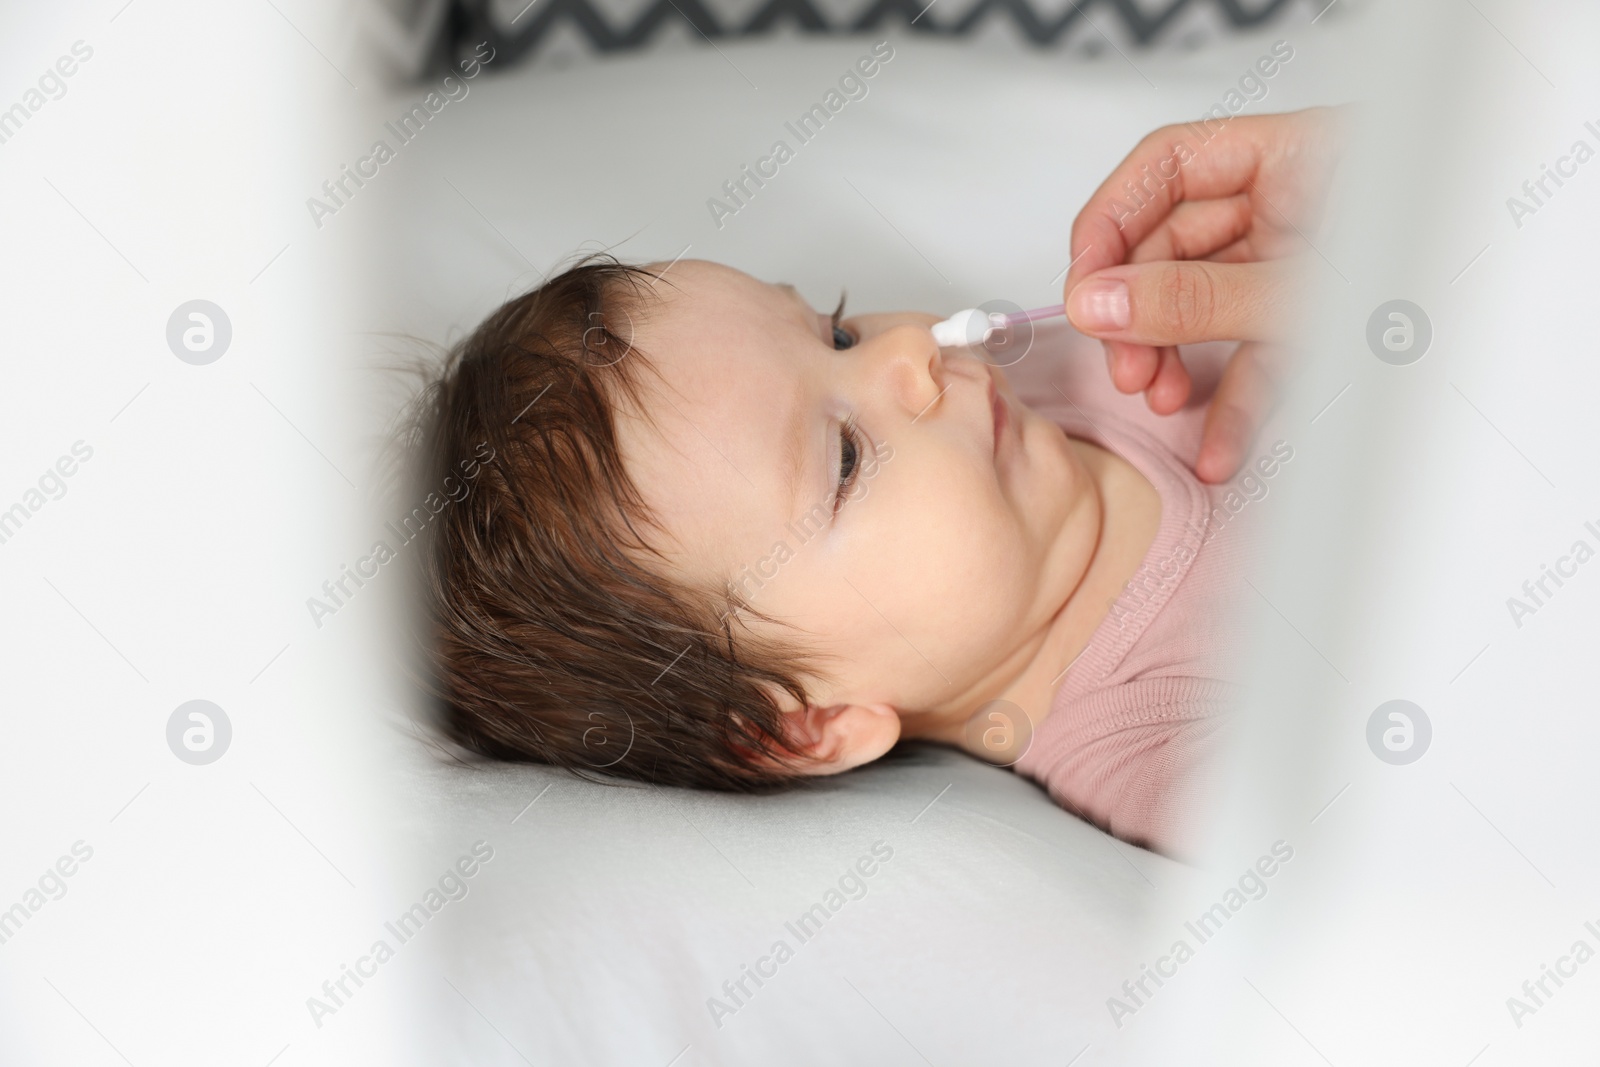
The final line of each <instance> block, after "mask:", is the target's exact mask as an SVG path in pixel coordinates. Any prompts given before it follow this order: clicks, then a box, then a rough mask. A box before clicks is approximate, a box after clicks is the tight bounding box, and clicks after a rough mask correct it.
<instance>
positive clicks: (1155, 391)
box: [1144, 345, 1190, 415]
mask: <svg viewBox="0 0 1600 1067" xmlns="http://www.w3.org/2000/svg"><path fill="white" fill-rule="evenodd" d="M1156 351H1158V352H1159V353H1160V354H1161V366H1160V367H1158V368H1157V369H1156V373H1155V378H1154V379H1153V380H1152V381H1151V382H1150V388H1148V389H1146V390H1145V391H1144V401H1145V403H1146V404H1148V405H1149V406H1150V410H1151V411H1153V412H1155V413H1156V414H1157V415H1171V414H1172V413H1173V412H1174V411H1177V410H1178V409H1179V408H1181V407H1183V405H1184V402H1185V401H1187V400H1188V399H1189V389H1190V379H1189V368H1188V367H1186V366H1184V365H1183V358H1182V357H1181V356H1179V355H1178V349H1177V347H1176V346H1173V345H1168V346H1166V347H1163V348H1159V349H1157V350H1156Z"/></svg>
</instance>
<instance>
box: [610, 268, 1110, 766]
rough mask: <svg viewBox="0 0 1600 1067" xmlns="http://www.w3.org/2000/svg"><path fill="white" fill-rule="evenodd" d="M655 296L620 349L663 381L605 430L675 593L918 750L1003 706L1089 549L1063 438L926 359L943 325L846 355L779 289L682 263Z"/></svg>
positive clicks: (968, 360) (990, 376) (1093, 536)
mask: <svg viewBox="0 0 1600 1067" xmlns="http://www.w3.org/2000/svg"><path fill="white" fill-rule="evenodd" d="M656 269H657V270H659V269H660V267H659V266H658V267H657V268H656ZM669 283H670V284H669ZM656 292H657V293H658V294H660V296H661V297H662V298H663V303H662V304H661V306H660V307H658V308H657V309H656V310H654V311H652V312H650V313H649V318H648V321H641V322H640V323H639V324H638V326H637V328H636V329H637V332H636V336H635V343H636V344H637V345H638V346H639V347H640V348H641V349H643V350H644V351H645V352H647V353H649V356H650V359H651V361H652V363H653V365H654V366H655V368H656V371H657V373H656V374H653V375H652V374H644V375H641V376H640V382H641V384H642V385H643V387H644V395H645V397H646V398H647V403H648V405H649V413H650V423H651V424H647V423H646V422H644V421H643V420H641V419H639V418H637V417H635V416H633V415H631V414H628V413H624V414H623V415H622V416H621V417H620V418H619V426H620V434H621V439H622V452H623V460H624V462H625V464H626V465H627V468H628V471H629V473H630V475H631V476H632V478H633V479H634V481H635V483H636V484H637V485H638V486H639V488H640V490H641V492H642V494H643V496H644V498H645V501H646V503H647V504H648V505H649V506H650V508H651V509H652V511H653V512H654V514H655V516H656V517H657V518H658V519H659V521H660V522H661V523H662V526H663V527H664V530H665V531H666V533H667V535H668V537H669V539H668V540H666V541H665V542H664V543H661V544H659V546H658V547H660V548H661V549H662V551H663V552H664V553H665V555H666V557H667V559H668V560H669V561H670V566H671V567H672V568H673V569H675V570H676V574H675V575H674V576H675V577H677V578H679V579H680V580H686V581H689V582H691V583H694V584H696V585H698V586H701V587H703V588H711V589H717V590H722V589H727V588H732V589H734V590H735V591H737V592H738V593H740V594H742V596H743V597H744V598H745V599H747V600H748V601H749V602H750V603H751V605H752V606H753V607H754V608H756V609H758V610H760V611H762V612H764V613H766V614H768V615H770V616H772V617H774V618H776V619H780V620H783V621H784V622H786V623H789V624H791V625H792V626H794V627H798V628H799V629H800V630H802V631H804V632H805V633H806V634H808V635H811V637H812V638H813V640H814V643H815V645H816V646H819V647H820V648H821V649H822V650H824V651H826V652H828V653H831V654H832V655H833V656H834V657H835V658H834V659H833V660H832V662H831V664H830V665H829V666H828V668H827V669H826V672H825V674H826V676H825V677H820V678H815V679H812V680H811V681H810V683H809V684H808V686H807V695H808V697H809V698H810V702H811V703H812V704H814V705H816V706H818V707H822V708H829V707H834V706H836V705H849V704H857V705H872V704H877V705H885V704H886V705H889V706H890V707H892V708H894V709H895V710H896V711H898V712H899V713H900V718H901V722H902V724H903V727H904V729H905V730H906V732H907V733H911V734H915V733H917V732H919V730H918V726H919V723H921V724H932V723H933V722H935V720H938V721H941V722H945V723H948V722H949V721H950V720H951V716H952V715H955V714H959V713H962V712H965V713H970V712H972V711H974V710H976V708H977V707H978V705H979V704H981V703H982V702H983V701H985V700H988V699H992V698H993V697H994V696H996V695H997V694H998V693H999V692H1000V691H1001V690H1002V689H1003V688H1004V686H1005V684H1006V683H1007V682H1008V681H1010V680H1011V678H1012V677H1013V676H1014V675H1015V674H1016V672H1017V670H1018V669H1020V666H1021V662H1022V660H1024V659H1025V658H1026V656H1027V648H1028V645H1029V643H1030V642H1035V643H1036V642H1037V641H1038V640H1040V639H1041V634H1042V631H1043V630H1044V628H1045V627H1046V626H1047V625H1048V623H1049V622H1050V620H1051V619H1052V618H1053V617H1054V616H1055V614H1056V613H1057V612H1058V611H1059V610H1060V609H1061V608H1062V606H1063V604H1064V603H1065V602H1066V601H1067V599H1068V597H1069V596H1070V595H1071V593H1072V591H1073V589H1074V588H1075V587H1076V585H1077V583H1078V581H1079V580H1080V579H1081V577H1082V576H1083V573H1084V570H1085V568H1086V567H1087V565H1088V563H1089V561H1090V559H1091V558H1092V556H1093V554H1094V550H1095V545H1096V541H1097V538H1098V536H1099V529H1100V501H1099V496H1098V493H1097V491H1096V490H1095V488H1094V483H1093V479H1092V478H1090V477H1089V475H1088V472H1087V471H1086V469H1085V468H1084V467H1083V465H1082V463H1081V462H1080V460H1079V459H1078V456H1077V452H1076V450H1075V449H1074V448H1073V447H1072V445H1071V444H1070V443H1069V441H1068V439H1067V437H1066V436H1065V434H1063V433H1062V431H1061V430H1060V428H1058V427H1057V426H1055V425H1054V424H1053V423H1050V422H1049V421H1047V420H1046V419H1044V418H1043V417H1041V416H1039V415H1036V414H1034V413H1033V412H1031V411H1029V410H1027V409H1026V408H1024V407H1023V406H1022V405H1021V404H1020V403H1019V402H1018V401H1017V399H1016V396H1015V394H1014V393H1013V392H1012V390H1011V388H1010V387H1009V385H1008V384H1007V383H1006V380H1005V378H1004V377H1003V376H1002V375H1001V374H1000V373H999V372H998V371H997V370H996V369H995V368H993V367H991V366H989V365H987V364H985V363H983V362H982V361H980V360H978V359H977V358H975V357H973V356H972V355H971V354H970V353H969V352H966V351H964V350H962V351H957V350H945V351H944V352H941V351H940V349H939V348H938V346H937V345H936V344H935V343H934V340H933V335H932V334H931V333H930V332H929V329H928V327H929V326H930V325H931V324H932V323H934V322H936V321H938V319H937V317H936V316H932V315H924V314H918V313H914V312H906V313H895V314H881V315H859V316H852V317H848V318H846V319H844V320H843V327H844V329H845V330H846V331H847V332H848V333H849V334H850V335H852V336H853V337H854V338H855V343H854V344H853V345H850V346H849V347H847V348H842V349H841V348H836V347H835V343H834V331H833V327H832V323H831V322H830V319H829V316H828V315H826V314H822V313H819V312H817V311H816V310H815V309H813V308H812V307H810V306H809V305H808V304H807V303H806V302H805V301H804V300H803V299H802V298H801V297H800V295H799V294H798V293H797V292H795V291H794V290H793V289H792V288H789V287H787V286H783V285H772V284H768V283H764V282H761V281H758V280H756V279H754V278H752V277H750V276H748V275H746V274H743V273H741V272H739V271H736V270H733V269H731V268H728V267H724V266H721V265H718V264H714V263H709V262H704V261H695V260H685V261H681V262H679V263H678V264H677V265H675V266H674V267H672V269H671V271H670V272H669V273H668V274H667V275H666V278H665V280H663V281H662V282H659V283H658V284H657V285H656ZM997 415H998V434H997V433H996V423H997ZM736 618H737V620H738V624H743V625H749V626H753V627H762V628H763V631H762V632H769V631H767V630H766V629H765V628H764V624H762V623H761V622H760V621H759V620H752V619H751V618H749V616H748V614H743V615H740V616H737V617H736ZM776 634H781V631H776V632H775V635H776ZM923 732H926V731H923Z"/></svg>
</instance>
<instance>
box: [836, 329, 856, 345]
mask: <svg viewBox="0 0 1600 1067" xmlns="http://www.w3.org/2000/svg"><path fill="white" fill-rule="evenodd" d="M855 343H856V339H855V338H854V337H852V336H851V335H850V331H849V330H847V329H845V328H844V327H843V326H840V325H839V324H838V323H834V324H833V347H834V348H835V349H841V348H854V347H855Z"/></svg>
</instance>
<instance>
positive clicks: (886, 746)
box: [783, 704, 900, 774]
mask: <svg viewBox="0 0 1600 1067" xmlns="http://www.w3.org/2000/svg"><path fill="white" fill-rule="evenodd" d="M783 724H784V730H785V731H786V733H787V734H788V737H789V740H790V741H791V742H792V743H793V744H794V746H795V747H796V748H798V749H800V751H802V752H804V753H805V754H806V755H808V756H809V757H810V762H808V763H804V764H800V765H799V769H800V770H801V771H802V772H803V773H806V774H838V773H840V772H841V771H848V770H850V769H851V768H853V767H859V766H861V765H862V764H864V763H871V762H872V761H873V760H875V759H877V758H878V757H879V756H882V755H883V754H884V753H885V752H888V751H889V750H890V749H891V748H893V747H894V745H895V742H896V741H898V740H900V715H899V713H898V712H896V711H895V710H894V708H892V707H890V706H889V705H888V704H835V705H833V706H832V707H826V708H824V707H818V706H816V705H814V704H808V705H806V706H805V707H804V708H800V709H798V710H790V711H786V712H784V715H783Z"/></svg>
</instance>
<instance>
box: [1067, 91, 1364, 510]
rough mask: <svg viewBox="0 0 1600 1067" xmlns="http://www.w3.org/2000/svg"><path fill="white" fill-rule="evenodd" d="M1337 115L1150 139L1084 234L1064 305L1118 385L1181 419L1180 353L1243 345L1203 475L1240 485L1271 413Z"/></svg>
mask: <svg viewBox="0 0 1600 1067" xmlns="http://www.w3.org/2000/svg"><path fill="white" fill-rule="evenodd" d="M1338 118H1339V116H1338V115H1337V114H1336V113H1335V112H1333V111H1331V110H1330V109H1327V108H1315V109H1312V110H1308V111H1297V112H1291V113H1288V114H1282V115H1260V116H1250V117H1241V118H1233V119H1228V120H1227V121H1226V122H1222V121H1220V120H1217V119H1211V120H1209V123H1208V122H1196V123H1191V124H1187V125H1180V126H1167V127H1163V128H1162V129H1159V130H1157V131H1156V132H1154V133H1152V134H1150V136H1148V137H1146V138H1145V139H1144V140H1143V141H1141V142H1139V145H1138V147H1137V148H1135V149H1134V150H1133V151H1132V152H1131V153H1129V154H1128V157H1127V158H1126V159H1125V160H1123V161H1122V163H1121V165H1120V166H1118V167H1117V169H1116V170H1115V171H1114V172H1112V174H1111V176H1110V177H1109V178H1107V179H1106V180H1105V182H1104V183H1103V184H1102V185H1101V186H1100V188H1098V189H1096V190H1095V192H1094V195H1093V196H1092V197H1090V198H1089V202H1088V204H1087V205H1085V206H1084V208H1083V210H1082V211H1081V212H1079V214H1078V217H1077V219H1076V221H1074V223H1073V225H1072V264H1073V265H1072V268H1071V270H1069V271H1068V273H1067V280H1066V283H1065V286H1064V288H1063V294H1062V295H1063V299H1064V301H1065V303H1066V305H1067V317H1068V318H1069V319H1070V320H1071V322H1072V324H1073V326H1075V327H1076V328H1077V329H1078V330H1079V331H1081V332H1082V333H1086V334H1089V335H1091V336H1093V337H1098V338H1100V339H1101V340H1103V341H1104V342H1105V346H1106V355H1107V360H1108V366H1109V369H1110V371H1111V378H1112V381H1113V382H1114V383H1115V384H1116V386H1117V388H1118V389H1120V390H1121V391H1122V392H1124V393H1137V392H1143V393H1144V394H1145V401H1146V403H1148V404H1149V405H1150V409H1151V410H1152V411H1155V412H1156V413H1157V414H1162V415H1165V414H1170V413H1171V412H1174V411H1176V410H1178V409H1179V408H1180V407H1182V406H1183V404H1184V403H1185V401H1187V400H1188V398H1189V391H1190V379H1189V372H1188V369H1187V368H1185V367H1184V365H1183V360H1182V359H1181V358H1180V356H1179V354H1178V349H1177V347H1176V346H1178V345H1180V344H1192V343H1198V342H1201V341H1242V342H1245V343H1244V344H1241V345H1240V346H1239V348H1238V350H1237V351H1235V352H1234V354H1233V355H1232V356H1231V357H1230V358H1229V360H1228V366H1227V368H1226V369H1225V370H1224V371H1223V375H1222V381H1221V382H1220V383H1219V384H1218V386H1217V391H1216V393H1215V395H1214V396H1213V397H1212V401H1211V407H1210V410H1209V411H1208V412H1207V413H1206V422H1205V430H1204V432H1203V435H1202V440H1201V445H1200V456H1199V459H1198V460H1197V461H1196V463H1195V471H1196V473H1197V474H1198V475H1199V477H1200V478H1201V480H1203V481H1208V482H1220V481H1223V480H1225V479H1227V478H1231V477H1232V476H1233V474H1234V472H1235V471H1237V470H1238V469H1239V465H1240V464H1241V463H1242V462H1243V460H1244V456H1245V452H1246V450H1247V449H1248V448H1249V447H1250V441H1251V439H1252V437H1254V435H1255V431H1256V429H1257V427H1258V426H1259V424H1260V421H1261V419H1262V418H1263V417H1264V416H1265V413H1266V409H1267V408H1268V406H1269V405H1270V400H1271V394H1272V384H1273V379H1274V377H1275V367H1274V363H1275V362H1276V360H1275V358H1274V353H1275V352H1276V349H1275V348H1274V347H1272V346H1271V344H1270V342H1273V341H1275V340H1277V339H1278V338H1279V337H1280V336H1281V335H1282V333H1283V328H1284V325H1285V319H1286V318H1287V316H1286V312H1287V311H1288V310H1289V308H1290V307H1291V306H1292V305H1293V304H1294V303H1295V300H1296V295H1297V294H1296V292H1295V289H1296V281H1297V278H1298V276H1299V273H1300V263H1299V260H1300V259H1301V258H1302V255H1297V253H1298V254H1304V253H1305V251H1306V249H1307V248H1308V238H1307V237H1306V233H1307V232H1309V231H1311V230H1313V229H1314V228H1315V226H1316V223H1317V221H1318V219H1319V218H1320V215H1321V210H1322V204H1323V200H1324V198H1325V196H1326V192H1327V186H1328V181H1329V179H1330V178H1331V176H1332V170H1333V164H1334V162H1335V160H1336V158H1337V154H1338V148H1339V141H1340V138H1339V136H1338V125H1337V124H1338Z"/></svg>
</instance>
